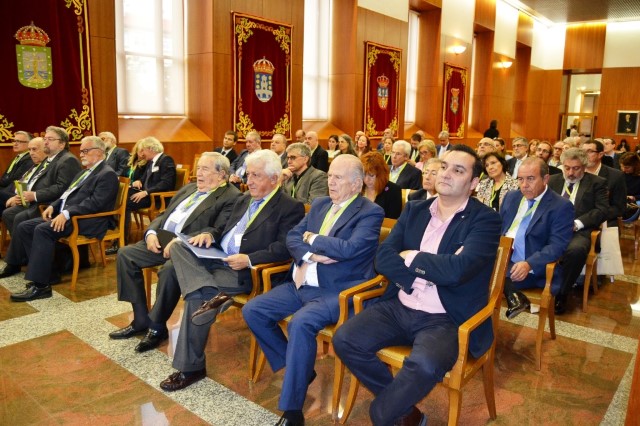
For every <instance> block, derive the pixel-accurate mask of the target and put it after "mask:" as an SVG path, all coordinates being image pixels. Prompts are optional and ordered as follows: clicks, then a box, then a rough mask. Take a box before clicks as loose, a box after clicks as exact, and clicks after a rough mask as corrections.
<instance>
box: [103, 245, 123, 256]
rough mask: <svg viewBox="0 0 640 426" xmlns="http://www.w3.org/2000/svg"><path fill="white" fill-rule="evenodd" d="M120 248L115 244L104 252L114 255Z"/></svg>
mask: <svg viewBox="0 0 640 426" xmlns="http://www.w3.org/2000/svg"><path fill="white" fill-rule="evenodd" d="M118 249H120V247H118V246H117V245H115V244H114V245H112V246H111V247H109V248H108V249H106V250H105V251H104V253H105V254H106V255H107V256H111V255H114V254H118Z"/></svg>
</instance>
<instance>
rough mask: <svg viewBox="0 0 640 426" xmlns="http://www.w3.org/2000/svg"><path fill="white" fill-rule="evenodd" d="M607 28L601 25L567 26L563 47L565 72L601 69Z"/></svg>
mask: <svg viewBox="0 0 640 426" xmlns="http://www.w3.org/2000/svg"><path fill="white" fill-rule="evenodd" d="M606 33H607V26H606V24H603V23H597V24H578V25H569V26H567V32H566V37H565V47H564V66H563V68H564V69H565V70H593V69H601V68H602V64H603V61H604V41H605V36H606Z"/></svg>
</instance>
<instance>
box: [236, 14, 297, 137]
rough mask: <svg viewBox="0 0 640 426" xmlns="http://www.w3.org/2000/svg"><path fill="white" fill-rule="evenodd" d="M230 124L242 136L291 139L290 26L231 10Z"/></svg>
mask: <svg viewBox="0 0 640 426" xmlns="http://www.w3.org/2000/svg"><path fill="white" fill-rule="evenodd" d="M232 19H233V22H232V24H233V48H234V49H233V50H234V53H235V60H234V64H233V65H234V66H233V77H234V83H235V93H234V116H233V121H234V126H235V130H236V132H238V137H239V138H240V139H244V138H245V137H246V135H247V133H249V132H250V131H252V130H255V131H257V132H258V133H260V137H261V138H263V139H264V138H271V137H272V136H273V135H274V134H276V133H280V134H283V135H285V137H286V138H287V139H290V138H291V32H292V29H293V27H292V26H291V25H288V24H282V23H279V22H274V21H267V20H264V19H261V18H258V17H255V16H250V15H245V14H242V13H235V12H234V13H232Z"/></svg>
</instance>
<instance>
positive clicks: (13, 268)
mask: <svg viewBox="0 0 640 426" xmlns="http://www.w3.org/2000/svg"><path fill="white" fill-rule="evenodd" d="M18 272H20V267H19V266H17V265H11V264H9V263H7V266H5V267H4V269H3V270H2V271H0V278H7V277H11V276H13V275H15V274H17V273H18Z"/></svg>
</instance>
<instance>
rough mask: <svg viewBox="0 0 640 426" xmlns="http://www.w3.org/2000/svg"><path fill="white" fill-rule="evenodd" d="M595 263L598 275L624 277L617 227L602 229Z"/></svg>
mask: <svg viewBox="0 0 640 426" xmlns="http://www.w3.org/2000/svg"><path fill="white" fill-rule="evenodd" d="M597 262H598V263H597V271H598V275H624V265H623V264H622V253H621V252H620V240H619V237H618V227H617V226H613V227H606V228H603V229H602V232H601V234H600V253H599V254H598V259H597Z"/></svg>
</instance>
